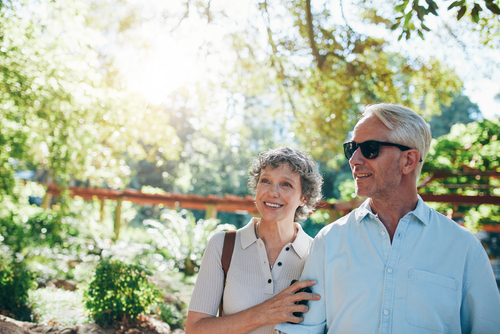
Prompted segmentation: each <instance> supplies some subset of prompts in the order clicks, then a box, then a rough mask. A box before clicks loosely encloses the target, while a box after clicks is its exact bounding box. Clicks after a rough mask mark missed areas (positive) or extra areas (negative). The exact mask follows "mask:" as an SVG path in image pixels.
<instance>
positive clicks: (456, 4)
mask: <svg viewBox="0 0 500 334" xmlns="http://www.w3.org/2000/svg"><path fill="white" fill-rule="evenodd" d="M463 3H464V1H455V2H453V3H452V4H451V5H449V6H448V10H450V9H452V8H455V7H459V6H462V5H463Z"/></svg>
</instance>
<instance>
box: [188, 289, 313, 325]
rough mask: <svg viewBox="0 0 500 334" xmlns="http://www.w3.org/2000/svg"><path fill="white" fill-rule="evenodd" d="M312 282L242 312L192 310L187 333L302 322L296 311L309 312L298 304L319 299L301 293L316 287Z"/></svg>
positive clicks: (189, 315)
mask: <svg viewBox="0 0 500 334" xmlns="http://www.w3.org/2000/svg"><path fill="white" fill-rule="evenodd" d="M314 284H315V282H314V281H312V280H307V281H300V282H296V283H294V284H293V285H291V286H290V287H288V288H286V289H285V290H283V291H281V292H280V293H279V294H277V295H276V296H274V297H272V298H270V299H268V300H266V301H265V302H263V303H261V304H258V305H255V306H252V307H250V308H248V309H246V310H243V311H241V312H238V313H235V314H232V315H228V316H223V317H214V316H212V315H209V314H205V313H200V312H194V311H189V313H188V318H187V322H186V334H205V333H206V334H209V333H220V334H224V333H242V334H244V333H248V332H251V331H253V330H254V329H256V328H258V327H261V326H265V325H275V324H279V323H282V322H287V321H290V322H293V323H299V322H301V321H302V320H303V319H302V317H295V316H294V315H293V312H302V313H304V312H307V310H308V307H307V306H305V305H296V304H295V302H297V301H299V300H319V299H320V298H321V297H320V296H319V295H318V294H314V293H307V292H300V293H295V292H296V291H298V290H299V289H302V288H305V287H308V286H313V285H314Z"/></svg>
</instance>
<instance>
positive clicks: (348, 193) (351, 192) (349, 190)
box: [339, 179, 357, 202]
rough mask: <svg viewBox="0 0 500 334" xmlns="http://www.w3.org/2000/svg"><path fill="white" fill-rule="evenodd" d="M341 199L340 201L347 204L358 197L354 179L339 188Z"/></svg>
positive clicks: (346, 181)
mask: <svg viewBox="0 0 500 334" xmlns="http://www.w3.org/2000/svg"><path fill="white" fill-rule="evenodd" d="M339 191H340V198H339V201H341V202H347V201H351V200H353V199H354V198H356V197H357V195H356V183H355V182H354V180H353V179H349V180H345V181H344V182H342V183H341V184H340V186H339Z"/></svg>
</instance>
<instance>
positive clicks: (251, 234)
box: [240, 218, 309, 259]
mask: <svg viewBox="0 0 500 334" xmlns="http://www.w3.org/2000/svg"><path fill="white" fill-rule="evenodd" d="M259 219H260V218H252V219H251V220H250V222H249V223H248V224H247V225H246V226H244V227H242V228H241V229H240V232H241V248H243V249H246V248H247V247H249V246H250V245H251V244H253V243H254V242H256V241H257V236H256V235H255V227H254V226H255V223H256V222H257V221H258V220H259ZM296 225H297V226H298V228H299V231H298V232H297V236H296V237H295V240H294V241H293V242H292V248H293V250H294V251H295V253H297V255H298V256H299V257H300V258H301V259H302V258H303V257H304V256H306V255H307V251H308V250H309V237H308V235H307V234H306V232H304V230H303V229H302V226H300V224H296Z"/></svg>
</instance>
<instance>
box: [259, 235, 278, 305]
mask: <svg viewBox="0 0 500 334" xmlns="http://www.w3.org/2000/svg"><path fill="white" fill-rule="evenodd" d="M257 247H258V253H259V259H260V266H261V269H262V273H263V274H264V279H265V280H266V282H265V288H264V292H265V293H267V294H270V295H272V294H273V293H274V280H273V275H272V273H271V268H270V266H269V261H268V259H267V252H266V246H265V245H264V242H263V241H262V239H257Z"/></svg>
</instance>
